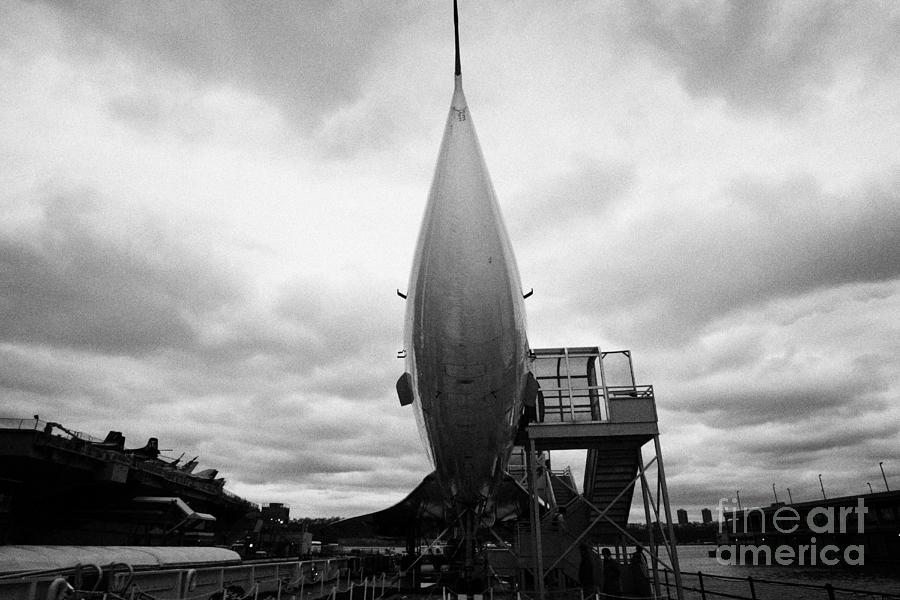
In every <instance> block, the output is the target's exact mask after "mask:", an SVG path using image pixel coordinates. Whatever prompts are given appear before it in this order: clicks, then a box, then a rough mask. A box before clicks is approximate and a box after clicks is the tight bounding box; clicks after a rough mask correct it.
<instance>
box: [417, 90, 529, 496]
mask: <svg viewBox="0 0 900 600" xmlns="http://www.w3.org/2000/svg"><path fill="white" fill-rule="evenodd" d="M523 304H524V303H523V299H522V289H521V284H520V281H519V273H518V269H517V267H516V262H515V257H514V256H513V251H512V246H511V245H510V243H509V238H508V236H507V233H506V228H505V226H504V224H503V219H502V217H501V215H500V209H499V206H498V204H497V199H496V196H495V194H494V189H493V185H492V184H491V181H490V177H489V175H488V171H487V168H486V166H485V163H484V158H483V156H482V153H481V149H480V147H479V144H478V139H477V136H476V134H475V129H474V127H473V124H472V118H471V115H470V114H469V110H468V106H467V104H466V99H465V96H464V94H463V91H462V83H461V79H460V77H459V76H457V77H456V81H455V90H454V94H453V101H452V103H451V108H450V113H449V115H448V118H447V125H446V128H445V131H444V137H443V141H442V143H441V149H440V153H439V156H438V162H437V166H436V169H435V175H434V180H433V183H432V186H431V191H430V193H429V197H428V204H427V208H426V211H425V217H424V219H423V222H422V229H421V231H420V233H419V239H418V243H417V248H416V254H415V260H414V264H413V270H412V273H411V276H410V283H409V289H408V294H407V311H406V331H405V337H406V350H407V359H406V360H407V372H408V373H409V374H410V376H411V378H410V380H411V387H412V395H413V397H414V400H413V403H414V406H415V410H416V417H417V421H418V424H419V429H420V433H421V434H422V437H423V440H424V442H425V445H426V448H427V449H428V452H429V456H430V458H431V460H432V462H433V464H434V467H435V471H436V473H437V477H438V481H439V482H440V484H441V487H442V489H443V490H444V493H445V494H446V496H447V497H448V498H449V499H451V500H452V501H454V502H458V503H461V504H463V505H466V506H478V505H482V506H483V503H484V502H485V501H488V500H490V498H491V496H492V494H493V493H494V490H495V488H496V485H497V483H498V481H499V479H500V477H501V476H502V475H503V473H504V472H505V470H506V466H507V462H508V459H509V454H510V450H511V449H512V446H513V440H514V438H515V434H516V429H517V427H518V422H519V417H520V414H521V411H522V394H523V391H524V389H525V386H526V381H527V376H528V372H529V364H530V363H529V350H528V341H527V339H526V335H525V310H524V305H523Z"/></svg>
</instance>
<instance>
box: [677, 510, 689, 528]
mask: <svg viewBox="0 0 900 600" xmlns="http://www.w3.org/2000/svg"><path fill="white" fill-rule="evenodd" d="M678 524H679V525H687V524H688V516H687V511H686V510H684V509H683V508H679V509H678Z"/></svg>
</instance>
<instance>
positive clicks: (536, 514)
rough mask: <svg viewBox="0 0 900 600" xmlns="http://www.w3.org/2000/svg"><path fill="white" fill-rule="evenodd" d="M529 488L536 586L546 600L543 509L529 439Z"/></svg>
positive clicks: (538, 593)
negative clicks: (542, 528) (542, 526)
mask: <svg viewBox="0 0 900 600" xmlns="http://www.w3.org/2000/svg"><path fill="white" fill-rule="evenodd" d="M527 458H528V487H529V488H530V492H531V543H532V546H533V550H534V577H535V581H534V585H535V592H536V593H537V598H538V600H544V547H543V544H542V542H541V507H540V496H539V495H538V489H537V465H536V464H535V459H536V458H537V456H536V452H535V446H534V440H533V439H530V438H529V439H528V453H527Z"/></svg>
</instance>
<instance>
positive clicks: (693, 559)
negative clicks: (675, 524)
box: [664, 545, 900, 600]
mask: <svg viewBox="0 0 900 600" xmlns="http://www.w3.org/2000/svg"><path fill="white" fill-rule="evenodd" d="M713 549H715V546H712V545H709V546H679V547H678V561H679V563H680V567H681V571H682V572H690V573H696V572H697V571H702V572H703V574H704V587H705V588H706V590H707V591H710V590H717V591H723V592H728V593H732V594H735V595H742V596H746V597H750V589H749V584H748V583H747V582H746V581H740V582H736V581H728V580H722V579H715V578H706V577H705V576H706V575H723V576H727V577H740V578H742V579H746V578H747V577H748V576H750V577H753V579H754V580H766V581H775V582H790V583H803V584H808V585H814V586H817V587H818V588H819V589H815V590H805V589H801V588H791V587H787V586H782V585H776V584H769V583H763V582H760V581H755V582H754V587H755V591H756V596H757V598H759V599H760V600H780V599H782V598H796V599H798V600H827V599H828V595H827V593H826V592H825V588H824V585H825V584H826V583H830V584H831V585H833V586H834V587H835V588H848V589H857V590H866V591H869V592H875V593H884V594H898V595H900V569H897V568H894V569H893V570H891V569H881V570H875V569H871V568H868V567H867V568H862V567H860V568H848V567H837V566H835V567H827V566H826V567H820V566H817V567H809V566H804V567H800V566H788V567H786V566H779V565H775V566H757V565H729V564H725V565H723V564H720V563H719V562H718V561H717V560H716V558H715V557H711V556H709V551H710V550H713ZM697 579H698V578H697V577H696V576H692V577H686V578H685V582H684V583H685V585H689V586H690V587H695V588H696V587H699V586H698V581H697ZM664 597H665V594H664ZM673 597H674V594H673ZM697 597H699V594H696V593H695V594H688V595H687V596H686V598H697ZM715 597H716V596H710V598H715ZM835 597H836V598H837V600H844V599H848V600H849V599H850V598H872V597H875V598H879V597H880V596H878V595H876V596H866V595H858V594H849V593H845V592H837V593H836V594H835Z"/></svg>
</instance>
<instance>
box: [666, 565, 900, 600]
mask: <svg viewBox="0 0 900 600" xmlns="http://www.w3.org/2000/svg"><path fill="white" fill-rule="evenodd" d="M662 570H663V572H664V574H665V575H666V582H661V584H662V585H663V586H664V587H667V588H668V587H674V584H672V583H668V574H669V573H671V572H673V571H672V570H671V569H666V568H663V569H662ZM680 573H681V575H682V576H688V577H695V578H697V579H698V585H700V587H699V588H693V587H688V586H687V585H684V584H683V585H682V587H683V588H684V589H685V590H688V591H693V592H701V593H702V594H705V595H707V596H719V597H722V598H734V599H738V600H756V598H757V593H756V591H755V585H756V584H765V585H780V586H783V587H790V588H798V589H805V590H819V591H822V592H825V593H826V594H827V596H826V598H834V592H841V593H847V594H867V595H871V596H873V597H878V598H880V599H881V600H889V599H900V593H892V592H876V591H872V590H861V589H852V588H843V587H837V586H834V585H832V584H830V583H826V584H823V585H814V584H811V583H797V582H793V581H778V580H773V579H760V578H757V577H753V576H747V577H736V576H734V575H717V574H714V573H704V572H703V571H696V572H691V571H681V572H680ZM709 579H722V580H725V581H735V582H741V581H743V582H746V583H747V585H748V589H749V591H750V596H735V595H734V594H731V593H728V592H717V591H714V590H710V589H707V588H706V587H705V586H704V585H703V583H704V582H705V581H707V580H709Z"/></svg>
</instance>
